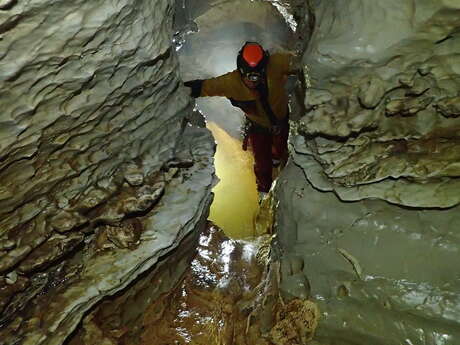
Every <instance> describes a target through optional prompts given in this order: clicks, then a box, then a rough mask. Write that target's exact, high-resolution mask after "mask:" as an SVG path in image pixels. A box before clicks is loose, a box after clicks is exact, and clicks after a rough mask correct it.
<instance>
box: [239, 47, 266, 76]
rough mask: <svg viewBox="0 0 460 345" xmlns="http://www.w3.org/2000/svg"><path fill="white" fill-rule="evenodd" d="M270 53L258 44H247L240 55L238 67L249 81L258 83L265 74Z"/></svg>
mask: <svg viewBox="0 0 460 345" xmlns="http://www.w3.org/2000/svg"><path fill="white" fill-rule="evenodd" d="M267 62H268V53H267V52H266V51H265V50H264V49H263V48H262V46H261V45H260V44H258V43H256V42H246V43H245V44H244V45H243V47H242V48H241V50H240V51H239V53H238V57H237V59H236V65H237V67H238V70H239V71H240V73H241V75H242V76H244V77H245V78H246V79H247V80H249V81H252V82H258V81H260V80H261V79H262V76H263V75H264V73H265V67H266V66H267Z"/></svg>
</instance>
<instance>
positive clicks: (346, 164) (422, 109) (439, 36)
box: [292, 0, 460, 208]
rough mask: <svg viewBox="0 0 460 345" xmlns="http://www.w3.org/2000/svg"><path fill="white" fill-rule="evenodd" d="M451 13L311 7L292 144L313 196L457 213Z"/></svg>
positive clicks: (454, 17)
mask: <svg viewBox="0 0 460 345" xmlns="http://www.w3.org/2000/svg"><path fill="white" fill-rule="evenodd" d="M358 7H360V8H361V10H360V11H359V12H358V11H357V9H358ZM355 10H356V12H355ZM459 11H460V9H459V8H458V6H456V5H455V4H452V3H450V2H447V1H445V2H442V1H441V2H439V1H427V2H422V1H417V2H415V3H414V4H413V5H411V4H410V2H409V1H405V2H403V3H400V2H396V1H390V2H389V3H386V4H385V5H376V4H374V3H372V2H370V1H362V0H359V1H358V0H356V1H352V2H351V3H349V4H347V5H346V6H341V5H340V4H339V3H335V2H333V3H326V2H319V3H318V4H317V6H316V7H315V12H316V17H317V19H318V20H317V21H316V28H315V32H314V34H313V36H312V39H311V45H310V46H309V48H308V50H307V51H306V52H305V55H304V63H306V64H308V68H309V76H308V78H309V79H310V81H311V88H309V89H308V90H307V92H306V95H305V99H304V107H305V111H306V113H305V114H303V115H302V116H301V119H300V121H299V123H298V126H297V127H296V132H297V133H298V134H299V135H298V136H296V138H295V139H294V140H293V143H292V144H293V148H294V151H293V158H294V160H295V161H296V163H297V164H299V165H300V166H304V167H305V169H304V170H305V173H306V175H307V178H308V180H309V181H311V183H313V184H314V185H315V187H316V188H318V189H320V190H323V191H334V192H335V193H336V194H337V195H338V196H339V197H340V198H341V199H342V200H360V199H364V198H379V199H383V200H387V201H389V202H391V203H395V204H399V205H403V206H411V207H442V208H446V207H451V206H455V205H457V204H459V203H460V178H459V177H460V170H459V161H460V151H459V148H460V145H459V144H460V137H459V128H460V122H459V121H460V120H459V117H458V110H457V103H458V97H459V90H460V79H459V78H460V70H459V63H458V59H457V58H456V57H457V56H458V54H459V53H460V36H459V34H458V28H459V23H458V16H459ZM381 12H383V13H386V14H387V15H386V16H385V20H380V19H377V18H381ZM358 13H366V15H364V16H361V15H359V14H358ZM396 13H398V14H396ZM319 18H321V20H319ZM334 18H343V20H340V22H338V21H336V22H334ZM345 18H347V19H345ZM351 18H353V19H351ZM376 23H378V24H376ZM440 23H443V24H442V25H439V24H440ZM375 25H377V26H378V27H379V28H380V29H375V27H374V26H375ZM372 27H374V28H372ZM351 28H353V29H351ZM395 30H397V31H398V33H397V34H396V33H395Z"/></svg>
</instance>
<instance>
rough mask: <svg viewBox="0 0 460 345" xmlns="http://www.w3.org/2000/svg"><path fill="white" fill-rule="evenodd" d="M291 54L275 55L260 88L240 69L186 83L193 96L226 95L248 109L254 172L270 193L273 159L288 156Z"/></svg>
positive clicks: (259, 184) (269, 63) (245, 110)
mask: <svg viewBox="0 0 460 345" xmlns="http://www.w3.org/2000/svg"><path fill="white" fill-rule="evenodd" d="M291 57H292V55H289V54H281V53H277V54H273V55H271V56H270V57H269V60H268V64H267V68H266V80H265V83H264V84H263V85H262V86H261V87H259V88H258V89H256V90H252V89H250V88H248V87H247V86H246V85H245V84H244V82H243V81H242V79H241V74H240V72H239V71H238V70H234V71H232V72H229V73H226V74H223V75H221V76H218V77H216V78H211V79H206V80H193V81H189V82H186V83H185V85H186V86H189V87H191V88H192V93H191V95H192V97H205V96H223V97H226V98H228V99H229V100H230V102H231V103H232V105H234V106H236V107H238V108H240V109H242V110H243V111H244V113H245V114H246V116H247V118H248V119H249V122H250V126H249V129H248V133H247V137H248V140H249V144H250V145H251V147H252V150H253V152H254V160H255V165H254V172H255V175H256V181H257V187H258V190H259V191H261V192H268V191H269V189H270V186H271V184H272V158H273V159H277V160H280V161H283V162H285V161H286V159H287V138H288V134H289V124H288V113H289V110H288V97H287V94H286V91H285V88H284V86H285V84H286V80H287V77H288V75H289V74H293V72H292V71H291V70H290V60H291ZM275 126H276V128H277V131H276V132H274V131H273V129H274V128H275ZM243 146H244V145H243Z"/></svg>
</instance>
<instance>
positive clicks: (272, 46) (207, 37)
mask: <svg viewBox="0 0 460 345" xmlns="http://www.w3.org/2000/svg"><path fill="white" fill-rule="evenodd" d="M175 26H176V45H177V51H178V54H179V59H180V65H181V74H182V77H183V80H192V79H205V78H210V77H215V76H218V75H221V74H223V73H226V72H229V71H232V70H234V69H235V68H236V56H237V53H238V51H239V49H240V48H241V46H242V45H243V43H244V42H245V41H257V42H260V43H261V44H262V45H263V46H264V48H265V49H268V50H269V51H273V50H277V49H278V50H279V49H282V48H286V44H287V41H288V38H289V35H290V29H289V27H288V25H287V23H286V21H285V20H284V18H283V17H282V16H281V15H280V13H279V12H278V11H277V10H276V8H275V7H273V6H272V5H271V4H270V3H269V2H250V1H247V0H246V1H241V0H237V1H232V2H228V3H223V4H215V3H214V2H213V1H210V0H208V1H198V3H197V4H195V2H194V3H193V7H192V5H191V4H188V3H187V2H183V1H179V2H178V3H177V4H176V19H175ZM196 107H197V109H198V110H199V111H201V112H202V113H203V114H204V116H205V118H206V122H207V128H208V129H210V130H211V132H212V133H213V136H214V138H215V140H216V143H217V152H216V155H215V167H216V175H217V176H218V178H219V180H220V181H219V183H218V184H217V185H216V187H215V188H214V189H213V192H214V195H215V196H214V202H213V204H212V206H211V210H210V217H209V219H210V220H211V221H213V222H214V223H215V224H216V225H217V226H219V227H220V228H222V229H223V230H224V232H225V233H226V234H227V235H228V236H230V237H232V238H247V237H251V236H254V235H256V234H257V231H256V225H255V223H256V218H257V214H258V212H259V205H258V193H257V190H256V183H255V176H254V172H253V164H254V159H253V156H252V153H251V152H250V151H243V150H242V133H241V127H242V126H243V122H244V113H243V112H242V111H241V110H239V109H238V108H235V107H233V106H232V105H231V104H230V102H229V101H228V100H227V99H225V98H222V97H205V98H198V99H197V100H196Z"/></svg>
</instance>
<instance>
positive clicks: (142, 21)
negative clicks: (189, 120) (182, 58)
mask: <svg viewBox="0 0 460 345" xmlns="http://www.w3.org/2000/svg"><path fill="white" fill-rule="evenodd" d="M173 6H174V2H173V1H172V0H154V1H150V0H145V1H144V0H141V1H128V0H100V1H83V0H76V1H65V0H57V1H56V0H53V1H48V0H32V1H0V315H1V317H0V343H1V344H13V343H15V344H16V343H21V344H34V345H35V344H59V343H61V342H62V341H63V339H65V337H66V336H67V335H68V334H69V333H70V332H71V331H72V329H73V328H74V327H75V326H76V324H77V323H78V321H79V320H80V318H81V315H82V314H83V313H84V312H85V311H86V310H88V309H89V308H91V306H92V305H94V304H95V303H96V302H97V301H99V300H100V299H101V298H103V297H104V296H105V295H110V294H113V293H115V292H116V291H118V290H120V289H122V288H123V287H125V286H127V285H128V284H129V283H130V281H132V280H133V279H135V278H136V276H138V275H139V274H140V273H141V272H143V271H145V270H147V269H149V268H150V267H151V266H152V265H154V264H155V262H156V260H157V259H158V257H159V256H161V255H164V254H166V253H167V252H168V251H170V250H171V249H173V248H174V247H175V246H177V245H178V242H179V241H180V239H181V238H182V237H183V236H185V234H186V233H188V232H190V231H192V230H193V229H194V226H195V224H196V223H197V222H198V221H199V220H200V219H202V218H203V217H206V212H207V208H208V207H209V200H210V188H211V186H212V184H213V177H212V176H213V168H212V155H213V152H214V143H213V140H212V138H211V136H210V134H209V133H208V132H207V131H206V130H202V129H194V128H192V127H189V126H187V125H186V121H185V115H186V114H187V113H190V106H189V97H187V96H186V92H185V91H184V89H183V88H182V87H181V80H180V78H179V76H178V73H177V70H178V62H177V57H176V55H175V51H174V49H172V48H171V36H172V11H173ZM184 129H186V130H185V132H184Z"/></svg>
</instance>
